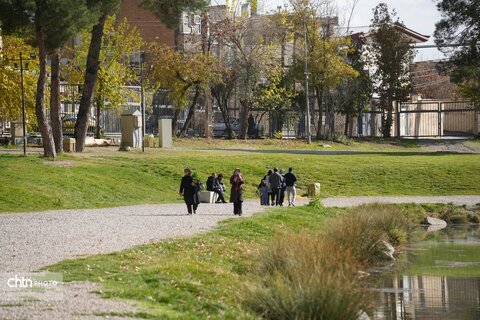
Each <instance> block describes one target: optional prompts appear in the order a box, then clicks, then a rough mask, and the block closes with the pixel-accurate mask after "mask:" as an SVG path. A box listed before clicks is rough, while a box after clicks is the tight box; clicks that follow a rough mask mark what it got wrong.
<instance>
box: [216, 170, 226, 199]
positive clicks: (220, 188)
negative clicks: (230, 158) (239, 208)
mask: <svg viewBox="0 0 480 320" xmlns="http://www.w3.org/2000/svg"><path fill="white" fill-rule="evenodd" d="M214 188H215V190H214V191H215V192H216V193H217V194H218V199H217V201H216V203H220V202H221V203H227V201H225V195H224V192H225V190H227V187H226V186H225V183H223V174H221V173H220V174H219V175H218V177H217V178H216V179H215V184H214Z"/></svg>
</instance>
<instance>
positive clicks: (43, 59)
mask: <svg viewBox="0 0 480 320" xmlns="http://www.w3.org/2000/svg"><path fill="white" fill-rule="evenodd" d="M36 40H37V45H38V59H39V63H40V70H39V75H38V81H37V95H36V97H35V113H36V116H37V122H38V128H39V129H40V133H41V135H42V140H43V155H44V156H45V157H50V158H53V159H55V158H56V157H57V153H56V152H55V141H54V140H53V135H52V129H51V127H50V125H49V124H48V121H47V117H46V116H45V84H46V82H47V49H46V48H45V40H44V35H43V32H42V30H41V28H40V27H39V26H37V27H36Z"/></svg>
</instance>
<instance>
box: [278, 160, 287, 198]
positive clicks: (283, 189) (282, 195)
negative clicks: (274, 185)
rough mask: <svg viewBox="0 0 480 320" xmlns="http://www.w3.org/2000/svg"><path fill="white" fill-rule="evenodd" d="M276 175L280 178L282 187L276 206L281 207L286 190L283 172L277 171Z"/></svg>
mask: <svg viewBox="0 0 480 320" xmlns="http://www.w3.org/2000/svg"><path fill="white" fill-rule="evenodd" d="M278 173H279V174H280V175H281V176H282V185H281V186H280V198H279V200H278V204H279V205H280V206H283V201H284V200H285V191H286V190H287V186H286V185H285V176H284V174H283V170H282V169H279V170H278Z"/></svg>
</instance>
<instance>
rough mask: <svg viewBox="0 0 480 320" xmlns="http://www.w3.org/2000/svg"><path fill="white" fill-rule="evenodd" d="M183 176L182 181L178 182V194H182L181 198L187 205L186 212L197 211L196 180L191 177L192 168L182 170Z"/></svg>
mask: <svg viewBox="0 0 480 320" xmlns="http://www.w3.org/2000/svg"><path fill="white" fill-rule="evenodd" d="M183 174H184V175H183V178H182V182H181V183H180V191H179V192H180V194H181V195H183V200H184V201H185V204H186V205H187V211H188V214H189V215H191V214H192V209H193V213H197V208H198V203H199V201H198V195H197V185H198V181H196V180H195V179H193V177H192V170H190V169H189V168H186V169H185V170H183Z"/></svg>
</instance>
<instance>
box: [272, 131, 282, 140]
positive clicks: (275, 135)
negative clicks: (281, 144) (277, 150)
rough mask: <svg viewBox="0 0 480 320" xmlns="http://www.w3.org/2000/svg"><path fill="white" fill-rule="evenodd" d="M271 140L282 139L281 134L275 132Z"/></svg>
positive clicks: (280, 132)
mask: <svg viewBox="0 0 480 320" xmlns="http://www.w3.org/2000/svg"><path fill="white" fill-rule="evenodd" d="M273 138H275V139H283V132H282V131H277V132H275V133H274V134H273Z"/></svg>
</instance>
